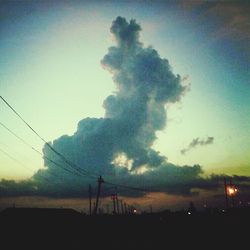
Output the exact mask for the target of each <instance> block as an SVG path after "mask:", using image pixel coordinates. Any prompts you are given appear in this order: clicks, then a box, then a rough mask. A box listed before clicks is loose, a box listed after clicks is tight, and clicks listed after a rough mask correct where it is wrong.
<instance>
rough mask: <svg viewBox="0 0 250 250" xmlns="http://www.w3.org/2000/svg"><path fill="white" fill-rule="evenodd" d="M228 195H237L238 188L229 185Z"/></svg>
mask: <svg viewBox="0 0 250 250" xmlns="http://www.w3.org/2000/svg"><path fill="white" fill-rule="evenodd" d="M227 192H228V195H235V194H236V193H237V192H238V189H237V188H236V187H235V186H228V187H227Z"/></svg>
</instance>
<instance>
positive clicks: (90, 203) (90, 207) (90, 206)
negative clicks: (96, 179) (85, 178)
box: [89, 184, 92, 215]
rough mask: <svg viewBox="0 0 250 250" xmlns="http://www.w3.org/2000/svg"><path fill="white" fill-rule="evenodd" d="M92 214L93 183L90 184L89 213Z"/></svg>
mask: <svg viewBox="0 0 250 250" xmlns="http://www.w3.org/2000/svg"><path fill="white" fill-rule="evenodd" d="M91 214H92V190H91V185H90V184H89V215H91Z"/></svg>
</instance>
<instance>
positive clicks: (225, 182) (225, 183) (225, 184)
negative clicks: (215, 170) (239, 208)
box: [224, 177, 228, 209]
mask: <svg viewBox="0 0 250 250" xmlns="http://www.w3.org/2000/svg"><path fill="white" fill-rule="evenodd" d="M224 190H225V198H226V209H228V197H227V180H226V177H224Z"/></svg>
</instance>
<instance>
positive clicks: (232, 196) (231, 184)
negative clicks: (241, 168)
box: [230, 177, 234, 208]
mask: <svg viewBox="0 0 250 250" xmlns="http://www.w3.org/2000/svg"><path fill="white" fill-rule="evenodd" d="M230 187H231V188H234V187H233V182H232V177H230ZM231 199H232V207H233V208H234V193H233V194H232V195H231Z"/></svg>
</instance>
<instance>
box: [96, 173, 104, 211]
mask: <svg viewBox="0 0 250 250" xmlns="http://www.w3.org/2000/svg"><path fill="white" fill-rule="evenodd" d="M97 182H98V188H97V194H96V203H95V209H94V214H95V215H96V214H97V211H98V203H99V198H100V193H101V185H102V183H103V182H104V180H103V178H102V176H101V175H100V177H99V178H98V180H97Z"/></svg>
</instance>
